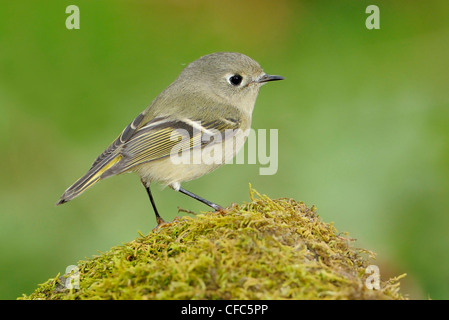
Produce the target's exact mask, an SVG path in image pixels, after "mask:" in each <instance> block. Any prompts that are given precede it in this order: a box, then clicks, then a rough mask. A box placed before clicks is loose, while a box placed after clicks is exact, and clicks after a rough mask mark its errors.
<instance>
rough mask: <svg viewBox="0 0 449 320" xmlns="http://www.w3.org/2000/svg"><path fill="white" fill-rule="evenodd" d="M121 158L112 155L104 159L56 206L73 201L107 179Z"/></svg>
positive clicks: (72, 187)
mask: <svg viewBox="0 0 449 320" xmlns="http://www.w3.org/2000/svg"><path fill="white" fill-rule="evenodd" d="M121 158H122V156H121V155H120V154H112V155H110V156H109V157H106V158H104V159H103V160H102V161H100V162H99V163H96V164H94V165H93V166H92V168H90V169H89V171H88V172H87V173H86V174H85V175H84V176H82V177H81V178H79V179H78V181H76V182H75V183H74V184H73V185H72V186H70V187H69V188H68V189H67V190H66V191H65V192H64V193H63V195H62V196H61V198H60V199H59V201H58V202H56V205H57V206H58V205H60V204H63V203H66V202H68V201H70V200H72V199H73V198H76V197H77V196H79V195H80V194H82V193H83V192H84V191H86V190H87V189H89V188H90V187H92V186H93V185H94V184H95V183H97V182H98V181H100V180H101V179H103V178H105V177H104V173H105V172H106V171H107V170H109V169H111V168H112V167H113V166H114V165H115V164H116V163H117V162H119V161H120V159H121ZM107 176H109V175H107Z"/></svg>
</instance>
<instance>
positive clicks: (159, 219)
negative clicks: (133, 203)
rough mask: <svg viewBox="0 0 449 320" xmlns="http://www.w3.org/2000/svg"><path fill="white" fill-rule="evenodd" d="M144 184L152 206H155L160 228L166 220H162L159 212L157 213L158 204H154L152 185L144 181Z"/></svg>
mask: <svg viewBox="0 0 449 320" xmlns="http://www.w3.org/2000/svg"><path fill="white" fill-rule="evenodd" d="M142 184H143V186H144V187H145V189H146V190H147V193H148V197H149V198H150V201H151V205H152V206H153V210H154V214H155V215H156V222H157V226H158V227H159V226H161V225H163V224H164V223H165V220H164V219H162V217H161V216H160V215H159V212H158V211H157V208H156V204H155V203H154V199H153V195H152V194H151V190H150V185H149V184H148V185H147V184H146V183H144V182H143V181H142Z"/></svg>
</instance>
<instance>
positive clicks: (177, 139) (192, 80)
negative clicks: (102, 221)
mask: <svg viewBox="0 0 449 320" xmlns="http://www.w3.org/2000/svg"><path fill="white" fill-rule="evenodd" d="M283 79H284V78H283V77H281V76H275V75H268V74H266V73H265V72H264V71H263V69H262V68H261V67H260V65H259V64H258V63H257V62H256V61H254V60H253V59H251V58H250V57H248V56H246V55H244V54H241V53H235V52H217V53H212V54H209V55H205V56H203V57H201V58H199V59H197V60H195V61H193V62H192V63H190V64H189V65H188V66H187V67H186V68H185V69H184V70H183V71H182V72H181V73H180V75H179V76H178V78H177V79H176V80H175V81H174V82H173V83H172V84H170V85H169V86H168V87H167V88H166V89H165V90H163V91H162V92H161V93H160V94H159V95H158V96H157V97H156V98H155V99H154V100H153V102H152V103H151V104H150V105H149V106H148V107H147V108H146V109H145V110H144V111H143V112H142V113H140V114H139V115H138V116H137V117H136V118H135V119H134V120H133V121H132V122H131V123H130V124H129V125H128V126H127V127H126V128H125V129H124V130H123V131H122V133H121V134H120V135H119V136H118V138H117V139H115V141H113V142H112V144H111V145H110V146H109V147H108V148H107V149H106V150H105V151H104V152H103V153H102V154H100V155H99V156H98V157H97V159H96V160H95V161H94V162H93V164H92V166H91V168H90V169H89V171H87V173H86V174H85V175H84V176H82V177H81V178H80V179H79V180H78V181H76V182H75V183H74V184H73V185H72V186H70V187H69V188H68V189H67V190H66V191H65V192H64V194H63V195H62V196H61V198H60V200H59V201H58V202H57V203H56V205H60V204H63V203H66V202H68V201H70V200H72V199H73V198H75V197H77V196H79V195H80V194H82V193H83V192H84V191H86V190H87V189H89V188H90V187H92V186H93V185H94V184H95V183H97V182H98V181H100V180H103V179H105V178H108V177H111V176H114V175H117V174H121V173H125V172H136V173H137V174H138V175H139V176H140V179H141V182H142V184H143V186H144V187H145V189H146V191H147V194H148V196H149V198H150V202H151V205H152V207H153V210H154V213H155V215H156V221H157V224H158V226H160V225H162V224H164V223H165V221H164V219H162V217H161V216H160V214H159V212H158V210H157V208H156V204H155V202H154V199H153V196H152V194H151V190H150V184H151V183H153V182H157V183H160V184H162V185H164V186H169V187H170V188H172V189H173V190H176V191H179V192H181V193H183V194H186V195H188V196H189V197H192V198H194V199H196V200H198V201H201V202H202V203H204V204H206V205H208V206H210V207H212V208H213V209H215V210H221V209H222V207H221V206H219V205H217V204H215V203H213V202H210V201H208V200H206V199H204V198H202V197H200V196H198V195H196V194H194V193H192V192H190V191H187V190H185V189H183V188H182V187H181V183H182V182H184V181H189V180H193V179H196V178H199V177H201V176H203V175H204V174H206V173H209V172H211V171H212V170H215V169H216V168H218V167H219V166H220V165H222V164H224V163H225V161H224V159H225V158H227V159H228V158H229V157H231V159H232V157H234V156H235V154H236V153H237V152H238V150H239V149H240V148H241V147H242V146H243V143H244V141H245V139H246V136H244V139H243V143H241V144H240V145H235V146H234V147H233V148H232V149H230V150H229V148H227V149H226V150H225V148H224V146H225V142H226V141H229V139H236V138H239V136H240V137H241V135H244V132H246V131H247V130H249V129H250V127H251V117H252V112H253V109H254V104H255V102H256V98H257V95H258V93H259V89H260V87H261V86H262V85H263V84H265V83H266V82H269V81H275V80H283ZM228 132H231V133H232V134H231V135H229V134H225V133H228ZM186 133H187V134H186ZM217 133H218V134H219V138H221V137H224V139H210V137H211V136H214V137H217V136H216V134H217ZM185 137H187V138H186V139H184V138H185ZM204 137H209V139H205V138H204ZM210 140H212V141H210ZM236 140H237V139H236ZM217 144H219V147H220V148H223V154H222V155H220V156H219V157H220V158H221V159H222V160H223V161H214V162H212V163H211V162H207V163H206V162H204V161H199V162H198V161H196V162H195V161H185V160H186V159H185V158H183V160H184V161H174V160H173V159H174V157H173V155H179V154H180V153H182V154H183V155H184V152H185V151H194V150H200V151H209V152H210V151H211V148H213V147H217ZM173 150H177V152H173ZM181 151H182V152H181ZM214 151H217V149H214V150H213V151H212V152H211V154H213V153H214ZM187 154H188V153H187ZM217 156H218V153H217ZM178 160H179V158H178Z"/></svg>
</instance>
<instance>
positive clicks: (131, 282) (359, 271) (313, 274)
mask: <svg viewBox="0 0 449 320" xmlns="http://www.w3.org/2000/svg"><path fill="white" fill-rule="evenodd" d="M255 195H256V196H257V198H254V196H255ZM250 197H251V202H250V203H245V204H243V205H233V206H232V207H230V208H227V209H225V210H223V211H220V212H208V213H205V214H200V215H197V216H195V217H189V216H185V217H182V218H176V219H175V220H174V221H173V222H172V223H169V224H167V225H164V226H163V227H161V228H159V229H157V230H154V231H153V232H151V233H150V234H148V235H142V234H140V235H139V237H137V238H136V239H135V240H133V241H131V242H129V243H125V244H123V245H120V246H117V247H114V248H112V249H111V250H109V251H108V252H105V253H102V254H100V255H98V256H95V257H93V258H92V259H88V260H85V261H80V262H79V264H78V268H79V279H80V288H79V289H66V288H65V287H64V286H63V285H62V283H63V282H64V276H62V277H59V275H58V276H56V277H55V278H53V279H50V280H48V281H47V282H45V283H43V284H41V285H39V287H38V288H37V289H36V290H35V291H34V292H33V293H32V294H30V295H28V296H27V295H23V297H21V298H20V299H403V296H402V295H401V294H400V293H399V282H398V279H399V278H400V277H398V278H396V279H391V280H388V281H381V282H380V289H378V290H373V289H368V288H367V286H366V285H365V280H366V278H367V276H368V275H367V274H365V270H366V268H367V266H368V265H370V264H371V260H372V259H373V253H372V252H370V251H368V250H363V249H359V248H355V247H354V246H353V245H352V243H353V240H352V239H350V238H349V237H348V236H347V235H346V234H344V233H338V232H337V230H336V229H335V227H334V226H333V224H332V223H330V224H329V223H324V222H322V221H321V220H320V218H319V216H318V215H317V213H316V209H315V207H311V208H308V207H307V206H306V205H305V204H304V203H302V202H297V201H295V200H293V199H285V198H284V199H277V200H272V199H270V198H268V197H267V196H261V195H260V194H258V193H257V191H255V190H251V187H250Z"/></svg>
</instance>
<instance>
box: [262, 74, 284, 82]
mask: <svg viewBox="0 0 449 320" xmlns="http://www.w3.org/2000/svg"><path fill="white" fill-rule="evenodd" d="M284 79H285V78H284V77H281V76H272V75H269V74H264V75H263V76H261V77H260V78H259V79H257V80H256V82H258V83H264V82H268V81H277V80H284Z"/></svg>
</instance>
